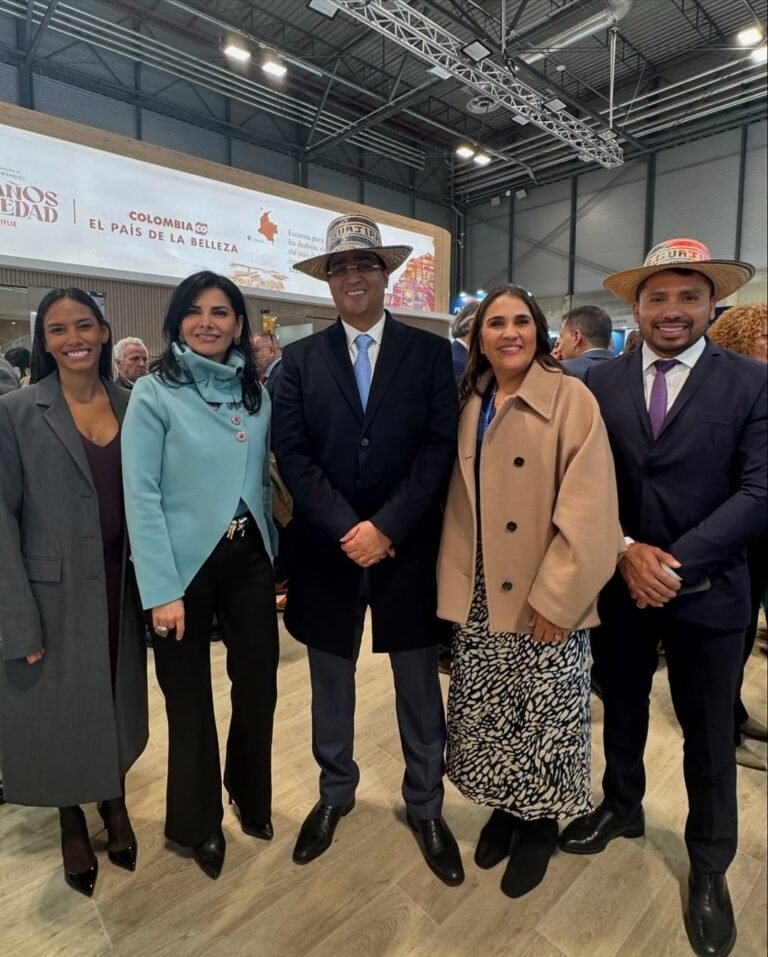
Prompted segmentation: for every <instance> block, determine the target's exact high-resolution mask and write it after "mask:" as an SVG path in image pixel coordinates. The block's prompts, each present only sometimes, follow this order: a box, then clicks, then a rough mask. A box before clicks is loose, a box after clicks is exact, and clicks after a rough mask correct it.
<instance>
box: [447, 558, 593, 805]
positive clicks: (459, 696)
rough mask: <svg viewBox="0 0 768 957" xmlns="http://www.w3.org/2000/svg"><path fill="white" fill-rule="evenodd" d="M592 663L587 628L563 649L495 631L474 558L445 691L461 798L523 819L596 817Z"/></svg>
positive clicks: (452, 772) (451, 771)
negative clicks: (592, 773) (593, 812)
mask: <svg viewBox="0 0 768 957" xmlns="http://www.w3.org/2000/svg"><path fill="white" fill-rule="evenodd" d="M589 659H590V651H589V630H588V629H585V630H581V631H574V632H571V633H570V634H569V635H568V638H567V639H566V640H565V641H564V642H563V643H562V644H559V645H554V644H543V643H541V642H536V641H533V639H532V638H531V636H530V635H525V634H513V633H506V632H492V631H490V629H489V624H488V603H487V600H486V593H485V580H484V576H483V568H482V561H481V559H480V558H478V563H477V574H476V578H475V593H474V595H473V598H472V606H471V609H470V613H469V620H468V621H467V624H466V625H459V626H457V627H456V630H455V632H454V637H453V660H452V664H451V684H450V690H449V693H448V756H447V774H448V777H449V778H450V780H451V781H453V783H454V784H455V785H456V787H457V788H458V789H459V790H460V791H461V792H462V794H464V795H465V796H466V797H468V798H469V799H470V800H471V801H474V802H475V803H476V804H483V805H486V806H488V807H491V808H501V809H503V810H506V811H509V812H511V813H512V814H515V815H516V816H518V817H520V818H523V819H524V820H535V819H537V818H545V817H547V818H567V817H573V816H575V815H578V814H586V813H587V812H589V811H591V810H592V808H593V804H592V788H591V781H590V743H591V741H590V678H589Z"/></svg>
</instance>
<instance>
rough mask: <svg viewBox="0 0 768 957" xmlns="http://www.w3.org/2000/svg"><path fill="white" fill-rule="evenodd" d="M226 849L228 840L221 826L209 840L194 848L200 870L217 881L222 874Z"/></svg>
mask: <svg viewBox="0 0 768 957" xmlns="http://www.w3.org/2000/svg"><path fill="white" fill-rule="evenodd" d="M226 849H227V842H226V840H225V839H224V832H223V831H222V830H221V828H219V829H218V830H217V831H216V832H215V833H214V834H212V835H211V836H210V837H209V838H208V840H207V841H203V842H202V844H198V845H196V846H195V847H193V848H192V857H194V859H195V861H196V862H197V864H198V866H199V868H200V870H201V871H202V872H203V873H204V874H206V875H207V876H208V877H210V878H211V880H214V881H215V880H216V878H217V877H218V876H219V874H221V869H222V867H224V854H225V852H226Z"/></svg>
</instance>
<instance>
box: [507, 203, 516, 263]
mask: <svg viewBox="0 0 768 957" xmlns="http://www.w3.org/2000/svg"><path fill="white" fill-rule="evenodd" d="M514 255H515V194H514V193H511V194H510V197H509V221H508V223H507V282H514V281H515V280H514V276H513V275H512V270H513V266H514Z"/></svg>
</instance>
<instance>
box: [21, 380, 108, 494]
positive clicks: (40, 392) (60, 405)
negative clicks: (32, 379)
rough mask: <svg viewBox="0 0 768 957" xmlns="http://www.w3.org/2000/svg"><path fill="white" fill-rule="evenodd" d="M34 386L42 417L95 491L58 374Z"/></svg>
mask: <svg viewBox="0 0 768 957" xmlns="http://www.w3.org/2000/svg"><path fill="white" fill-rule="evenodd" d="M34 388H35V389H36V390H37V395H36V396H35V402H36V403H37V405H39V406H40V407H41V408H42V409H43V418H44V419H45V421H46V422H47V423H48V425H49V426H50V427H51V428H52V429H53V431H54V432H55V433H56V435H57V436H58V438H59V440H60V441H61V443H62V445H63V446H64V448H65V449H66V450H67V452H68V453H69V454H70V455H71V456H72V458H73V459H74V461H75V465H76V466H77V467H78V469H79V470H80V471H81V472H82V475H83V478H84V479H85V480H86V481H87V482H88V484H89V485H90V486H91V488H92V489H93V490H94V491H95V488H94V485H93V479H92V478H91V470H90V468H89V467H88V459H87V458H86V457H85V450H84V449H83V443H82V440H81V438H80V433H79V432H78V431H77V427H76V426H75V420H74V419H73V418H72V413H71V412H70V411H69V406H68V405H67V401H66V399H65V398H64V396H63V395H62V393H61V386H60V385H59V377H58V375H57V374H56V373H55V372H52V373H51V374H50V375H48V376H46V377H45V378H44V379H41V380H40V382H38V383H37V385H36V386H35V387H34ZM110 398H111V395H110ZM123 411H124V410H123Z"/></svg>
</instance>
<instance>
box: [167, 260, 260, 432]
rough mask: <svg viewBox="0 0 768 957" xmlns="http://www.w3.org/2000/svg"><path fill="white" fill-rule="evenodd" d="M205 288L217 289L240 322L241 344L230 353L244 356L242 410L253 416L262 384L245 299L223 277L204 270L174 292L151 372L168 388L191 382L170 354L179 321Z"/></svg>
mask: <svg viewBox="0 0 768 957" xmlns="http://www.w3.org/2000/svg"><path fill="white" fill-rule="evenodd" d="M206 289H220V290H221V291H222V292H223V293H224V295H225V296H226V297H227V299H229V301H230V304H231V305H232V308H233V309H234V312H235V315H236V316H238V318H242V320H243V328H242V331H241V332H240V342H239V344H238V345H235V344H234V343H233V344H232V346H231V350H234V351H236V352H239V353H240V355H241V356H242V357H243V361H244V363H245V365H244V366H243V371H242V374H241V383H242V389H243V406H244V407H245V410H246V411H247V412H248V413H249V414H251V415H253V414H254V413H256V412H258V411H259V409H260V408H261V389H262V386H261V382H260V381H259V373H258V371H257V369H256V360H255V358H254V355H253V345H252V343H251V338H252V333H251V326H250V323H249V321H248V310H247V309H246V307H245V299H244V297H243V294H242V292H240V290H239V289H238V287H237V286H236V285H235V284H234V283H233V282H232V280H231V279H227V277H226V276H219V275H218V274H217V273H215V272H209V271H207V270H204V271H203V272H196V273H194V274H193V275H191V276H187V278H186V279H184V280H183V281H182V282H180V283H179V285H178V286H177V287H176V288H175V289H174V290H173V294H172V295H171V301H170V302H169V303H168V309H167V310H166V313H165V320H164V322H163V338H164V339H165V350H164V351H163V353H162V355H161V356H160V357H159V358H157V359H155V361H154V362H153V363H152V364H151V366H150V372H154V373H155V374H156V375H157V376H158V377H159V378H160V379H162V380H163V382H167V383H170V384H171V385H177V386H179V385H186V384H187V383H188V382H189V381H190V379H189V377H188V376H187V374H186V372H185V371H184V369H183V368H182V367H181V365H180V364H179V362H178V360H177V359H176V356H175V355H174V354H173V348H172V347H173V344H174V343H175V342H179V336H180V332H181V323H182V320H183V319H184V318H185V317H186V315H187V314H188V312H189V310H190V308H191V306H193V305H194V303H195V301H196V300H197V298H198V296H200V295H201V294H202V293H204V292H205V291H206Z"/></svg>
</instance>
